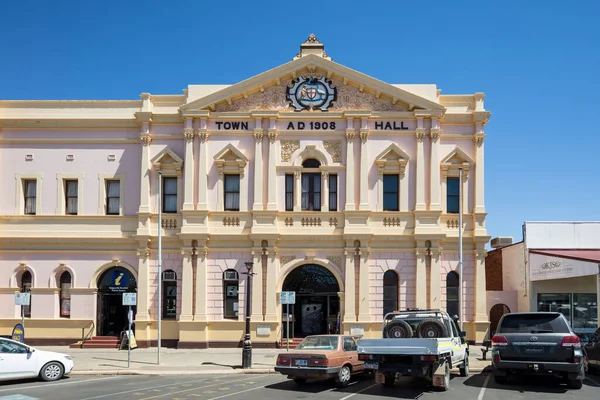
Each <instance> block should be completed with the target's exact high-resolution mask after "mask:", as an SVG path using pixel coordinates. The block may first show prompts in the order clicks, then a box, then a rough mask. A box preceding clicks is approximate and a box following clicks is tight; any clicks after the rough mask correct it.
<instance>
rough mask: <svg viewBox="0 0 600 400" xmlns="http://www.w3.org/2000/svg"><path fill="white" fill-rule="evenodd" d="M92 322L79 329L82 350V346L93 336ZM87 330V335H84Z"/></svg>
mask: <svg viewBox="0 0 600 400" xmlns="http://www.w3.org/2000/svg"><path fill="white" fill-rule="evenodd" d="M94 326H95V324H94V321H90V322H89V323H88V324H87V325H86V326H84V327H83V328H81V348H82V349H83V345H84V344H85V341H86V340H89V339H90V338H91V336H92V335H93V334H94ZM88 328H90V329H89V331H88V333H87V334H86V333H85V330H86V329H88Z"/></svg>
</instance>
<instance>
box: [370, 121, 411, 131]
mask: <svg viewBox="0 0 600 400" xmlns="http://www.w3.org/2000/svg"><path fill="white" fill-rule="evenodd" d="M375 129H376V130H390V131H400V130H404V129H408V127H407V126H404V121H401V122H400V125H398V121H394V122H393V123H392V122H389V121H388V122H385V123H384V122H383V121H381V122H375Z"/></svg>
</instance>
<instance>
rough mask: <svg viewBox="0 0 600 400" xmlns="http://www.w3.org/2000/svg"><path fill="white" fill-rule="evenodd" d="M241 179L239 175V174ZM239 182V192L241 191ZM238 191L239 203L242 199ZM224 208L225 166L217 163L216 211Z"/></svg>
mask: <svg viewBox="0 0 600 400" xmlns="http://www.w3.org/2000/svg"><path fill="white" fill-rule="evenodd" d="M240 181H241V176H240ZM241 186H242V185H241V182H240V192H241ZM242 199H243V197H242V196H241V193H240V203H241V202H242V201H243V200H242ZM224 210H225V166H224V164H223V163H217V211H224Z"/></svg>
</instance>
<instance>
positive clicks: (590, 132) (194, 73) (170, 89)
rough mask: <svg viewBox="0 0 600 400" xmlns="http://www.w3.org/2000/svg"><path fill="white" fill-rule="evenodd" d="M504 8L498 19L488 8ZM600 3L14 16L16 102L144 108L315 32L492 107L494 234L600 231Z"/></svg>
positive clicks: (78, 9)
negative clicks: (535, 225) (575, 224)
mask: <svg viewBox="0 0 600 400" xmlns="http://www.w3.org/2000/svg"><path fill="white" fill-rule="evenodd" d="M488 3H493V4H488ZM599 16H600V2H598V1H578V2H564V1H561V2H559V1H551V0H550V1H526V2H525V1H502V2H484V1H477V2H475V1H452V2H441V1H440V2H404V1H385V2H381V1H369V2H364V1H357V2H352V1H327V2H308V3H306V2H302V3H297V2H283V1H277V2H275V1H262V2H260V1H259V2H252V1H228V2H219V1H216V2H209V1H206V2H201V1H175V2H167V1H164V2H157V1H144V2H136V1H111V0H107V1H103V2H83V1H54V2H43V1H12V2H4V3H3V5H2V6H0V37H1V38H2V45H1V49H2V51H1V52H0V77H1V78H0V99H138V98H139V94H140V93H141V92H151V93H155V94H177V93H181V90H182V89H183V88H185V87H186V86H187V85H188V84H194V83H224V84H231V83H235V82H238V81H240V80H243V79H245V78H248V77H250V76H253V75H255V74H258V73H260V72H263V71H265V70H268V69H271V68H273V67H276V66H278V65H280V64H283V63H285V62H287V61H290V60H291V58H292V57H293V56H294V55H295V54H296V52H297V51H298V47H299V44H300V43H301V42H302V41H304V40H305V39H306V37H307V36H308V34H309V33H311V32H314V33H315V34H316V36H317V37H318V38H319V39H320V40H321V41H322V42H324V43H325V46H326V50H327V53H328V54H329V55H330V56H331V57H332V58H333V59H334V61H336V62H338V63H340V64H343V65H345V66H348V67H350V68H352V69H355V70H358V71H361V72H363V73H366V74H368V75H371V76H373V77H375V78H377V79H380V80H383V81H387V82H390V83H435V84H437V85H438V87H439V88H441V89H442V93H445V94H450V93H473V92H479V91H483V92H485V93H486V108H487V109H489V110H490V111H491V112H492V118H491V120H490V123H489V124H488V125H487V127H486V133H487V135H488V137H487V139H486V142H485V152H486V153H485V155H486V166H485V168H486V206H487V211H488V213H489V215H488V220H487V228H488V231H489V233H490V235H492V236H513V237H514V238H515V240H520V239H521V237H522V234H521V226H522V224H523V222H524V221H526V220H531V221H533V220H581V221H585V220H600V215H599V214H600V211H599V210H600V208H599V207H598V205H597V202H598V200H597V198H598V195H599V190H600V185H599V179H598V173H599V170H596V168H597V167H596V160H597V156H596V155H597V152H598V149H599V144H600V139H599V138H598V136H599V134H600V130H599V128H598V115H599V112H598V109H599V106H600V83H599V82H600V80H599V79H598V72H599V71H600V24H599V23H598V17H599Z"/></svg>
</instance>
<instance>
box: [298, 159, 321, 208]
mask: <svg viewBox="0 0 600 400" xmlns="http://www.w3.org/2000/svg"><path fill="white" fill-rule="evenodd" d="M320 166H321V163H320V162H319V161H318V160H315V159H314V158H309V159H307V160H304V162H303V163H302V168H310V169H316V168H319V167H320ZM302 211H321V172H320V171H315V172H312V171H311V172H309V171H307V172H304V171H303V172H302Z"/></svg>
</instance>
